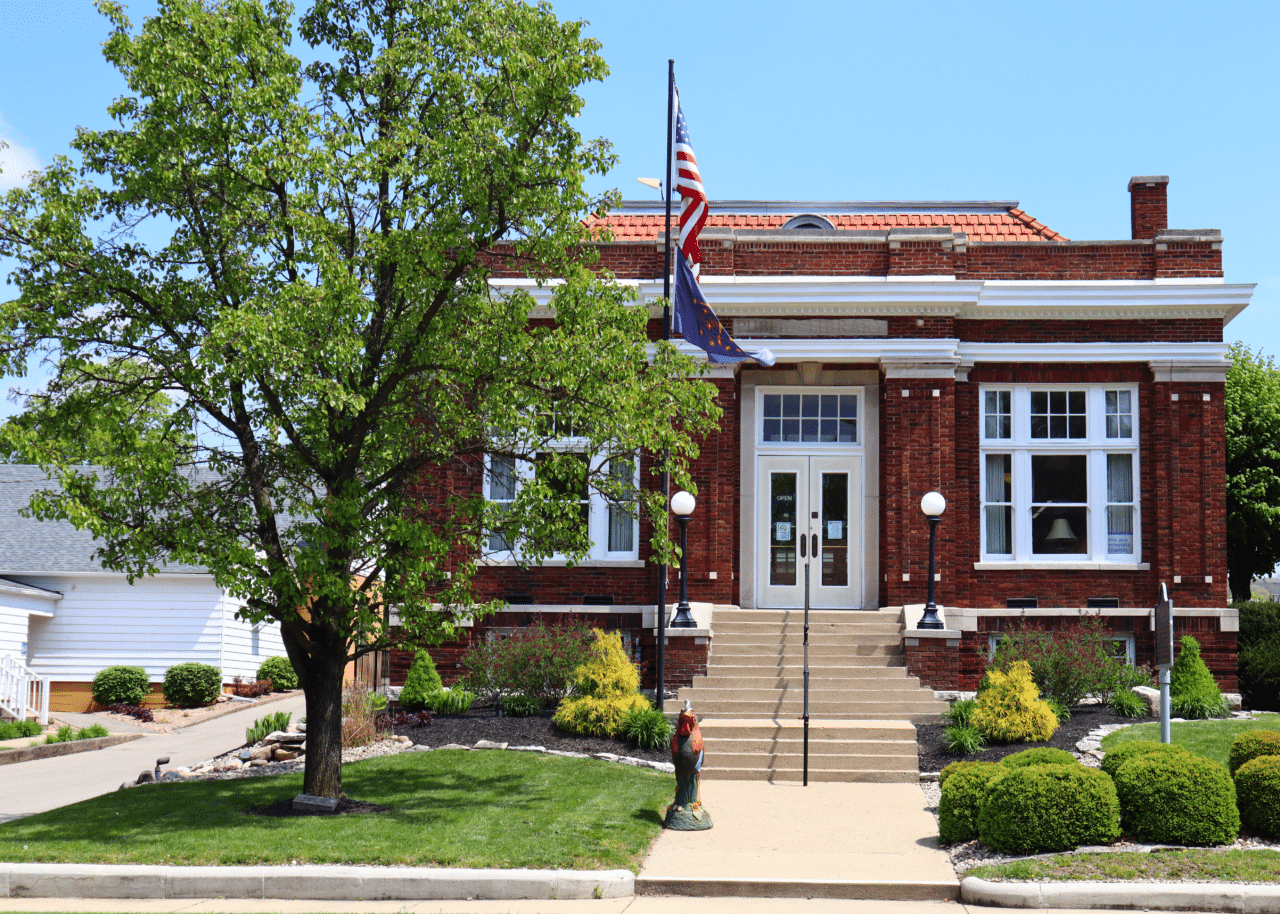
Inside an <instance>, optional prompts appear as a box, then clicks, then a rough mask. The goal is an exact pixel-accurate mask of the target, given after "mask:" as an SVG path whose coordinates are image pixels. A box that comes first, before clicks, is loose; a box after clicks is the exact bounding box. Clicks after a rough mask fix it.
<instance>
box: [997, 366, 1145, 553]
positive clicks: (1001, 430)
mask: <svg viewBox="0 0 1280 914" xmlns="http://www.w3.org/2000/svg"><path fill="white" fill-rule="evenodd" d="M1137 401H1138V395H1137V388H1136V386H1134V385H1115V384H1075V385H1068V384H1044V385H1024V386H1017V385H984V386H983V388H982V390H981V397H980V403H981V405H982V416H981V417H980V422H979V424H978V427H979V435H980V436H981V442H980V444H981V448H980V457H979V460H980V467H979V477H980V480H981V485H982V514H981V527H982V529H981V541H982V558H983V561H988V562H1001V561H1005V562H1082V561H1087V562H1108V563H1115V564H1136V563H1138V562H1140V561H1141V555H1140V553H1141V535H1140V531H1141V527H1140V513H1141V512H1140V505H1139V499H1138V469H1139V467H1138V423H1137Z"/></svg>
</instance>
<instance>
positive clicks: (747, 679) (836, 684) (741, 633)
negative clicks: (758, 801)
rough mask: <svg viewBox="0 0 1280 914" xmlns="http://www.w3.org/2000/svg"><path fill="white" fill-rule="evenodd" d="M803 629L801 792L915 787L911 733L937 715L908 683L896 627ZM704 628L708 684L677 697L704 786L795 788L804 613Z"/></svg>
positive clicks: (938, 706)
mask: <svg viewBox="0 0 1280 914" xmlns="http://www.w3.org/2000/svg"><path fill="white" fill-rule="evenodd" d="M809 618H810V624H809V719H810V730H809V780H810V782H813V781H832V782H835V781H844V782H875V783H891V782H904V783H905V782H915V781H916V780H917V779H918V777H919V772H918V770H917V746H916V741H915V727H914V726H913V723H920V722H924V721H928V720H935V719H936V718H937V716H938V714H940V713H941V712H942V711H943V710H945V708H946V704H945V703H944V702H941V701H938V700H937V699H935V698H934V697H933V692H932V690H930V689H925V688H922V687H921V685H920V682H919V680H918V679H916V678H915V677H913V676H908V675H907V672H906V669H905V668H904V666H903V660H902V644H901V624H900V622H899V621H898V618H897V616H896V615H893V616H890V615H889V614H887V613H878V612H861V611H835V612H833V611H818V610H814V611H811V612H810V617H809ZM711 627H712V632H713V633H714V640H713V641H712V650H711V658H710V661H709V664H708V667H707V675H706V676H703V677H698V678H696V679H695V680H694V684H693V686H692V687H690V688H686V689H681V690H680V693H679V697H680V699H682V700H683V699H688V700H689V701H690V702H691V703H692V705H693V708H694V710H695V711H696V712H697V714H698V720H699V724H700V726H701V729H702V734H703V737H704V739H705V740H706V743H707V756H706V763H705V764H704V767H703V775H704V777H707V778H713V779H732V780H756V779H766V780H771V781H798V780H800V779H801V777H802V771H803V733H804V729H803V721H802V717H803V713H804V612H803V611H795V610H784V611H771V610H737V609H735V610H728V611H724V610H722V611H720V612H718V613H717V614H716V617H715V618H714V620H713V622H712V626H711Z"/></svg>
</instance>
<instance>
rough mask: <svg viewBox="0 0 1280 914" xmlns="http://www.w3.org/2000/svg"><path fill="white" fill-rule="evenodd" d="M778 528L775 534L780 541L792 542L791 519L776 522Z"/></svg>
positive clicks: (775, 537)
mask: <svg viewBox="0 0 1280 914" xmlns="http://www.w3.org/2000/svg"><path fill="white" fill-rule="evenodd" d="M774 527H775V528H776V530H775V532H774V534H773V536H774V539H776V540H777V541H778V542H780V543H789V542H791V521H787V520H780V521H778V522H777V523H776V524H774Z"/></svg>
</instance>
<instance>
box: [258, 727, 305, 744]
mask: <svg viewBox="0 0 1280 914" xmlns="http://www.w3.org/2000/svg"><path fill="white" fill-rule="evenodd" d="M262 741H263V742H264V743H305V742H306V741H307V734H305V733H286V732H285V731H283V730H274V731H272V732H271V733H268V734H267V735H266V737H264V738H263V740H262Z"/></svg>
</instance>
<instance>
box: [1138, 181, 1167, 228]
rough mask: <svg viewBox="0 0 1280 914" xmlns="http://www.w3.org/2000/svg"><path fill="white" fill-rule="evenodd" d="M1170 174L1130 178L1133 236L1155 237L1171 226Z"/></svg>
mask: <svg viewBox="0 0 1280 914" xmlns="http://www.w3.org/2000/svg"><path fill="white" fill-rule="evenodd" d="M1168 189H1169V176H1168V175H1146V176H1141V175H1139V176H1135V177H1132V178H1130V179H1129V220H1130V223H1131V225H1132V227H1133V233H1132V237H1133V238H1154V237H1156V235H1158V234H1160V233H1161V232H1163V231H1164V230H1165V229H1167V228H1168V227H1169V197H1168V193H1167V192H1168Z"/></svg>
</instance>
